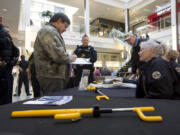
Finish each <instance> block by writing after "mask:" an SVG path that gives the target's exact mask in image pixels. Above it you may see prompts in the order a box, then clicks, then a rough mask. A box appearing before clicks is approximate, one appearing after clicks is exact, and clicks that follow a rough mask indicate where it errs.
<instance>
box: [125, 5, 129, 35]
mask: <svg viewBox="0 0 180 135" xmlns="http://www.w3.org/2000/svg"><path fill="white" fill-rule="evenodd" d="M127 32H129V9H128V8H127V9H125V33H127Z"/></svg>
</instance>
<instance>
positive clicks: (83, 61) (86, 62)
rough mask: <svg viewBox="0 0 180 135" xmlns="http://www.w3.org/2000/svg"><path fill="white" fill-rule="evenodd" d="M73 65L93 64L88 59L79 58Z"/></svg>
mask: <svg viewBox="0 0 180 135" xmlns="http://www.w3.org/2000/svg"><path fill="white" fill-rule="evenodd" d="M72 64H82V65H89V64H92V63H91V62H89V61H88V59H86V58H77V59H76V61H74V62H72Z"/></svg>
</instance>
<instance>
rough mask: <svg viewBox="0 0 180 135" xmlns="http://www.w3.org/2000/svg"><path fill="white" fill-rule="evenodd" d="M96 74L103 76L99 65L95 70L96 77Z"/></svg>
mask: <svg viewBox="0 0 180 135" xmlns="http://www.w3.org/2000/svg"><path fill="white" fill-rule="evenodd" d="M96 76H101V72H100V70H99V67H97V68H96V70H95V71H94V78H96Z"/></svg>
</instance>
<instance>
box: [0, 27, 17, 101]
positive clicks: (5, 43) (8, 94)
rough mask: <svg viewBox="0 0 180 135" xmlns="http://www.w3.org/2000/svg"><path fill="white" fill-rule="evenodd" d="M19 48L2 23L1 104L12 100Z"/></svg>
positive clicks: (0, 41)
mask: <svg viewBox="0 0 180 135" xmlns="http://www.w3.org/2000/svg"><path fill="white" fill-rule="evenodd" d="M18 56H19V50H18V48H17V47H15V45H14V44H13V42H12V38H11V36H10V35H9V34H8V32H7V31H6V30H5V29H4V28H3V26H2V25H0V105H2V104H8V103H11V102H12V90H13V76H12V68H13V66H14V65H15V64H16V62H17V59H18Z"/></svg>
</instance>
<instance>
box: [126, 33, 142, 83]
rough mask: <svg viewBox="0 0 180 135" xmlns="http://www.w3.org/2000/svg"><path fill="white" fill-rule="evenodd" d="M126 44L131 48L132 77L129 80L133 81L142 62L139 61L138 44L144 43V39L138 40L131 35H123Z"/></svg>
mask: <svg viewBox="0 0 180 135" xmlns="http://www.w3.org/2000/svg"><path fill="white" fill-rule="evenodd" d="M124 41H127V42H128V44H130V45H131V46H132V50H131V60H130V61H131V66H132V76H131V77H130V78H131V79H133V80H135V79H136V78H137V76H138V73H139V69H140V65H142V62H140V61H139V55H138V53H139V51H140V43H141V42H143V41H145V39H142V38H139V37H137V36H135V35H133V34H131V33H128V34H126V35H125V40H124Z"/></svg>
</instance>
